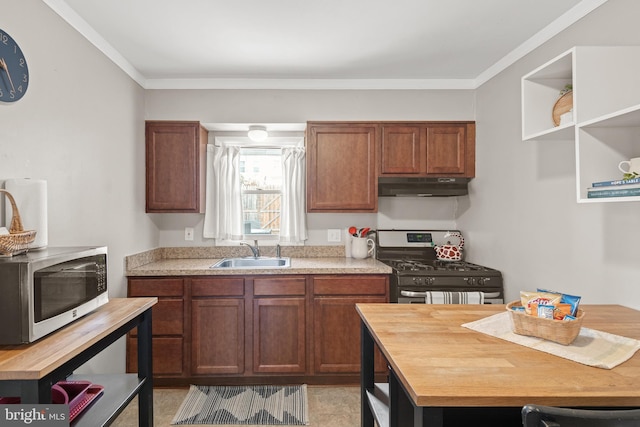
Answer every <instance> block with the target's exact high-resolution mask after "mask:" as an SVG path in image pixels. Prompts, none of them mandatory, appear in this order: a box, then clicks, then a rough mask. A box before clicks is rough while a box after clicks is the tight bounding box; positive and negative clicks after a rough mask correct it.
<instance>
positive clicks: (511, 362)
mask: <svg viewBox="0 0 640 427" xmlns="http://www.w3.org/2000/svg"><path fill="white" fill-rule="evenodd" d="M582 309H583V310H584V311H585V313H586V314H585V317H584V322H583V325H582V326H583V327H587V328H591V329H596V330H600V331H605V332H609V333H612V334H616V335H621V336H624V337H628V338H634V339H640V327H639V325H640V311H637V310H633V309H630V308H627V307H623V306H619V305H584V306H582ZM357 310H358V313H359V314H360V317H361V318H362V320H363V322H364V324H365V325H366V327H367V328H368V330H369V331H370V333H371V335H372V337H373V339H374V340H375V342H376V343H377V344H378V346H379V347H380V349H381V350H382V352H383V354H384V355H385V357H386V358H387V361H388V362H389V365H390V366H391V368H392V369H393V371H394V372H395V374H396V375H397V377H398V379H399V381H400V383H401V384H402V385H403V386H404V388H405V390H406V392H407V394H408V395H409V398H410V399H411V400H412V401H413V403H414V404H415V405H416V406H434V407H456V406H458V407H462V406H470V407H477V406H484V407H487V406H496V407H514V406H523V405H524V404H527V403H537V404H541V405H551V406H612V407H627V406H633V407H639V406H640V351H639V352H637V353H635V354H634V356H633V357H632V358H631V359H629V360H627V361H626V362H624V363H622V364H620V365H618V366H616V367H615V368H613V369H602V368H596V367H590V366H586V365H583V364H580V363H577V362H574V361H570V360H567V359H564V358H561V357H558V356H554V355H551V354H547V353H544V352H541V351H538V350H534V349H532V348H528V347H525V346H521V345H518V344H514V343H511V342H508V341H505V340H502V339H499V338H495V337H492V336H489V335H485V334H483V333H480V332H476V331H473V330H470V329H467V328H465V327H462V326H461V325H462V324H465V323H468V322H473V321H475V320H479V319H482V318H485V317H488V316H491V315H493V314H496V313H501V312H504V311H505V306H504V305H428V304H357Z"/></svg>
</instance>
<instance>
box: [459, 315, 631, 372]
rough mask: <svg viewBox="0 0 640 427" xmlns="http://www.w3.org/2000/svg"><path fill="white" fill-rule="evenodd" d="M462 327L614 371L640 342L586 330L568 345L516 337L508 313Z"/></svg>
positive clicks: (627, 358) (533, 338)
mask: <svg viewBox="0 0 640 427" xmlns="http://www.w3.org/2000/svg"><path fill="white" fill-rule="evenodd" d="M462 326H463V327H465V328H468V329H472V330H474V331H477V332H482V333H483V334H487V335H491V336H494V337H497V338H500V339H503V340H506V341H510V342H512V343H515V344H519V345H523V346H525V347H530V348H533V349H535V350H539V351H543V352H545V353H549V354H553V355H554V356H558V357H562V358H564V359H569V360H573V361H574V362H578V363H582V364H583V365H588V366H594V367H596V368H603V369H612V368H614V367H616V366H618V365H619V364H621V363H623V362H625V361H627V360H629V359H630V358H631V357H632V356H633V355H634V354H635V352H636V351H638V349H640V341H638V340H635V339H632V338H626V337H621V336H620V335H614V334H610V333H608V332H602V331H597V330H595V329H589V328H585V327H583V328H582V329H581V330H580V334H578V336H577V337H576V339H575V340H574V341H573V342H572V343H571V344H569V345H562V344H558V343H554V342H551V341H547V340H544V339H542V338H535V337H528V336H524V335H517V334H514V333H513V332H512V331H511V319H510V318H509V313H508V312H506V311H505V312H504V313H498V314H494V315H493V316H489V317H485V318H483V319H480V320H476V321H475V322H469V323H465V324H463V325H462Z"/></svg>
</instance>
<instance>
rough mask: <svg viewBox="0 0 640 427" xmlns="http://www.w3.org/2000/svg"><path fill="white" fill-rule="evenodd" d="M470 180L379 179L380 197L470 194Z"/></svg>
mask: <svg viewBox="0 0 640 427" xmlns="http://www.w3.org/2000/svg"><path fill="white" fill-rule="evenodd" d="M468 183H469V178H448V177H446V178H435V177H434V178H405V177H400V178H398V177H393V178H392V177H380V178H378V197H402V196H406V197H449V196H464V195H465V194H468V193H469V190H468V188H467V184H468Z"/></svg>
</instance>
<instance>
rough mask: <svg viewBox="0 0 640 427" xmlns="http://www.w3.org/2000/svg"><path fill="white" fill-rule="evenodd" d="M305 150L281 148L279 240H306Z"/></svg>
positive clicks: (292, 241) (300, 148)
mask: <svg viewBox="0 0 640 427" xmlns="http://www.w3.org/2000/svg"><path fill="white" fill-rule="evenodd" d="M305 199H306V173H305V150H304V148H302V147H285V148H283V149H282V202H281V205H280V241H282V242H291V243H300V242H303V241H304V240H307V215H306V205H305Z"/></svg>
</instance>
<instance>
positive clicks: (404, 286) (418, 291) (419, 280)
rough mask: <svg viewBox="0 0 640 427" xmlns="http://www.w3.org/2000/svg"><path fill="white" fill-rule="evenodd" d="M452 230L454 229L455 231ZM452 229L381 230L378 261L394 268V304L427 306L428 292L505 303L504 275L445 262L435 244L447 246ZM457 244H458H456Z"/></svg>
mask: <svg viewBox="0 0 640 427" xmlns="http://www.w3.org/2000/svg"><path fill="white" fill-rule="evenodd" d="M451 231H452V230H451ZM447 232H448V230H378V231H377V233H376V258H377V259H378V260H379V261H381V262H384V263H385V264H387V265H389V266H391V267H392V268H393V273H392V274H391V279H390V301H391V302H396V303H401V304H411V303H424V301H425V296H426V292H433V291H444V292H470V291H480V292H483V293H484V302H485V304H503V302H504V291H503V282H502V274H501V273H500V272H499V271H498V270H494V269H492V268H488V267H483V266H481V265H477V264H472V263H470V262H466V261H463V260H461V261H442V260H438V259H437V257H436V251H435V249H434V245H436V244H445V243H448V242H447V238H446V237H445V235H446V234H447ZM452 243H454V244H457V242H452Z"/></svg>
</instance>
